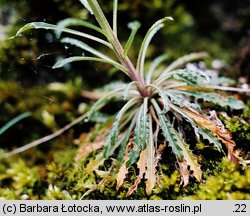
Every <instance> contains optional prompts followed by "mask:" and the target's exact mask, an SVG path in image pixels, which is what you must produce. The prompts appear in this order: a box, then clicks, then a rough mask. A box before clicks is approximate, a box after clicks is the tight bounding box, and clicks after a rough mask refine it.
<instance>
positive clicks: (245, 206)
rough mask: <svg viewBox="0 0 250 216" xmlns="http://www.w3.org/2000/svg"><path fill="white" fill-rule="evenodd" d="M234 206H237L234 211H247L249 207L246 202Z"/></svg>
mask: <svg viewBox="0 0 250 216" xmlns="http://www.w3.org/2000/svg"><path fill="white" fill-rule="evenodd" d="M234 207H235V210H234V211H233V212H247V211H246V208H247V205H246V204H235V205H234Z"/></svg>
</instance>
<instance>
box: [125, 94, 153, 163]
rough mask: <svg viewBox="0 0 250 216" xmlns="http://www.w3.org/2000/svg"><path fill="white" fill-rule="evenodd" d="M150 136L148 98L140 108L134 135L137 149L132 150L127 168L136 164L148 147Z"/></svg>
mask: <svg viewBox="0 0 250 216" xmlns="http://www.w3.org/2000/svg"><path fill="white" fill-rule="evenodd" d="M148 136H149V117H148V98H144V102H143V104H142V105H141V107H140V110H139V113H138V116H137V121H136V127H135V135H134V143H135V145H136V148H134V149H132V150H131V151H130V154H129V160H128V161H127V163H126V167H130V166H131V165H132V164H134V163H135V162H136V161H137V160H138V157H139V155H140V153H141V151H142V150H144V149H145V148H146V146H147V142H148Z"/></svg>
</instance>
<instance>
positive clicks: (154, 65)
mask: <svg viewBox="0 0 250 216" xmlns="http://www.w3.org/2000/svg"><path fill="white" fill-rule="evenodd" d="M167 58H168V55H167V54H163V55H160V56H159V57H157V58H155V59H154V60H153V62H152V63H151V65H150V67H149V70H148V72H147V77H146V84H147V85H149V84H150V83H151V78H152V76H153V73H155V72H156V69H157V67H158V66H159V65H160V64H161V63H162V62H163V61H165V60H166V59H167Z"/></svg>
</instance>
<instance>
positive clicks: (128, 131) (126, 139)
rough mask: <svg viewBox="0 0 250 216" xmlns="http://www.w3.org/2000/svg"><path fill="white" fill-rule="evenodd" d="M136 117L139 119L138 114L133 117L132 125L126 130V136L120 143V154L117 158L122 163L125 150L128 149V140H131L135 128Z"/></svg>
mask: <svg viewBox="0 0 250 216" xmlns="http://www.w3.org/2000/svg"><path fill="white" fill-rule="evenodd" d="M136 119H137V116H136V115H135V116H134V118H133V119H132V121H131V123H130V125H129V128H128V130H127V131H126V133H125V135H124V137H123V138H122V141H121V145H120V148H119V152H118V155H117V160H118V161H119V162H120V163H122V160H123V156H124V152H125V150H126V146H127V144H128V141H129V138H130V135H131V132H132V130H133V129H134V127H135V122H136Z"/></svg>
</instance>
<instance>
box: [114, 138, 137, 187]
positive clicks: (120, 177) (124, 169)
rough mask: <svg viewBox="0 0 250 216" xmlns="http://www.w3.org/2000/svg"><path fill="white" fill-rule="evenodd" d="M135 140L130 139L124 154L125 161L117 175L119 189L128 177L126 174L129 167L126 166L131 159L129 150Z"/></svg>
mask: <svg viewBox="0 0 250 216" xmlns="http://www.w3.org/2000/svg"><path fill="white" fill-rule="evenodd" d="M132 144H133V142H132V141H130V142H129V143H128V145H127V146H126V150H125V153H124V156H123V162H122V166H121V167H120V169H119V171H118V173H117V176H116V180H117V183H116V190H119V188H120V187H121V186H122V185H123V182H124V179H125V178H126V175H127V174H128V168H127V167H126V163H127V161H128V159H129V152H130V150H131V147H132Z"/></svg>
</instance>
